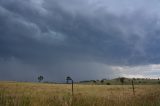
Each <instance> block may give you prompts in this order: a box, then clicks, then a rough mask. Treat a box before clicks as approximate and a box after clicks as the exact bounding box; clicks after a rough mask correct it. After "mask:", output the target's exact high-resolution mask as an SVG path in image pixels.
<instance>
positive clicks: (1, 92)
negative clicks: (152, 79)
mask: <svg viewBox="0 0 160 106" xmlns="http://www.w3.org/2000/svg"><path fill="white" fill-rule="evenodd" d="M104 82H105V81H104ZM104 82H103V83H104ZM0 106H160V85H159V84H157V85H156V84H155V85H135V96H134V95H133V92H132V86H131V85H123V86H122V85H92V84H91V85H84V84H75V85H74V94H73V95H72V94H71V85H70V84H46V83H22V82H21V83H20V82H0Z"/></svg>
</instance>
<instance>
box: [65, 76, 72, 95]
mask: <svg viewBox="0 0 160 106" xmlns="http://www.w3.org/2000/svg"><path fill="white" fill-rule="evenodd" d="M69 80H71V81H72V96H73V80H72V78H71V77H69V76H68V77H66V81H67V84H68V82H69Z"/></svg>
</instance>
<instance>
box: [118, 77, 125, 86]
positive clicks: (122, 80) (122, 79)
mask: <svg viewBox="0 0 160 106" xmlns="http://www.w3.org/2000/svg"><path fill="white" fill-rule="evenodd" d="M119 80H120V82H121V83H122V85H123V84H124V80H125V78H124V77H121V78H119Z"/></svg>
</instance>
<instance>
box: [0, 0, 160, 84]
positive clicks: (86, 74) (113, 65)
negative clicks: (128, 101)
mask: <svg viewBox="0 0 160 106" xmlns="http://www.w3.org/2000/svg"><path fill="white" fill-rule="evenodd" d="M159 11H160V1H159V0H0V80H15V81H37V77H38V76H39V75H43V76H44V78H45V79H44V80H45V81H57V82H63V81H65V78H66V76H70V77H72V79H74V80H75V81H80V80H90V79H102V78H107V79H111V78H116V77H122V76H123V77H130V78H133V77H137V78H139V77H140V78H141V77H143V78H158V77H160V12H159Z"/></svg>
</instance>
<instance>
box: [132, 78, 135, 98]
mask: <svg viewBox="0 0 160 106" xmlns="http://www.w3.org/2000/svg"><path fill="white" fill-rule="evenodd" d="M132 89H133V95H134V96H135V91H134V82H133V80H132Z"/></svg>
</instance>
